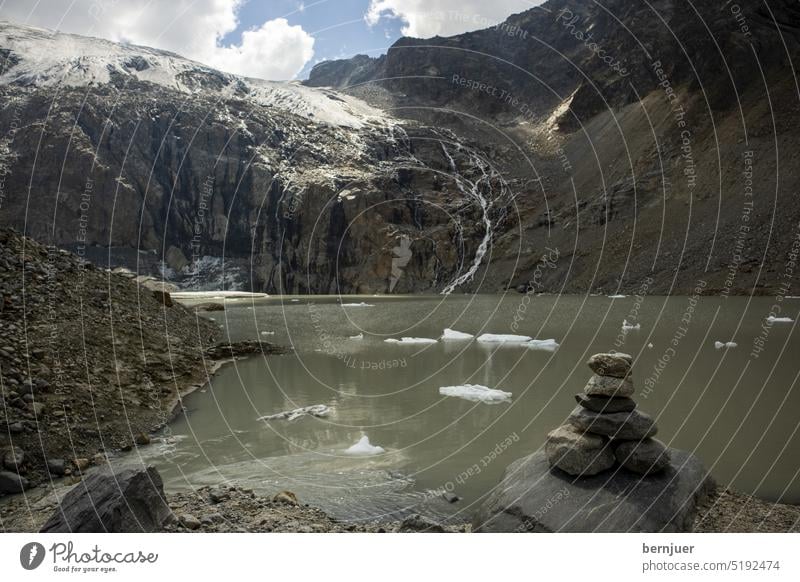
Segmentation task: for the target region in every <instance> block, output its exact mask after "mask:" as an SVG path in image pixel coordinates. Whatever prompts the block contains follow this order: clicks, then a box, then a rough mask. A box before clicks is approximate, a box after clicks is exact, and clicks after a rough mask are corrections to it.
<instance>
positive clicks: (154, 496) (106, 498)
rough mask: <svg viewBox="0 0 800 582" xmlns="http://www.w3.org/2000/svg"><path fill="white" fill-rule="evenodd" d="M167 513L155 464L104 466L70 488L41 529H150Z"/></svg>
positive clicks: (49, 531)
mask: <svg viewBox="0 0 800 582" xmlns="http://www.w3.org/2000/svg"><path fill="white" fill-rule="evenodd" d="M171 513H172V512H171V511H170V509H169V507H168V506H167V504H166V502H165V501H164V485H163V483H162V481H161V475H159V474H158V471H157V470H156V469H155V467H147V468H146V469H145V468H129V469H122V470H121V471H118V472H116V473H115V472H112V471H111V470H110V469H105V470H102V471H99V472H97V473H95V474H93V475H90V476H88V477H86V478H85V479H84V480H83V481H82V482H80V483H78V484H77V485H76V486H75V487H73V488H72V489H70V491H69V492H67V494H66V495H64V498H63V499H62V501H61V504H60V505H59V507H58V508H57V509H56V511H55V512H54V513H53V515H52V516H51V517H50V519H49V520H47V523H45V524H44V526H43V527H42V529H41V531H42V533H70V532H72V533H104V532H108V533H118V532H154V531H158V530H159V529H160V528H161V524H162V523H163V522H164V521H165V520H166V519H168V518H169V516H170V515H171Z"/></svg>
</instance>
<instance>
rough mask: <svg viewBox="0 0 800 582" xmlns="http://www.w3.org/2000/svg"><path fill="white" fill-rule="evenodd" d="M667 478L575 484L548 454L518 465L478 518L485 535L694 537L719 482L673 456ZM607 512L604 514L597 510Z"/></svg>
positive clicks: (619, 474)
mask: <svg viewBox="0 0 800 582" xmlns="http://www.w3.org/2000/svg"><path fill="white" fill-rule="evenodd" d="M670 453H671V457H672V463H671V465H670V466H669V467H668V468H667V469H666V470H665V471H663V472H662V473H659V474H657V475H651V476H648V477H647V478H642V477H641V475H636V474H634V473H630V472H628V471H622V470H617V471H606V472H603V473H600V474H598V475H594V476H592V477H581V478H575V477H571V476H569V475H567V474H566V473H563V472H561V471H559V470H558V469H551V468H550V466H549V465H548V462H547V456H546V455H545V454H544V453H543V452H538V453H534V454H533V455H530V456H528V457H524V458H522V459H519V460H517V461H515V462H514V463H512V464H511V465H510V466H509V467H508V469H507V470H506V474H505V477H504V478H503V481H502V482H501V483H500V484H499V485H498V486H497V487H496V488H495V489H494V491H493V492H492V493H491V494H490V496H489V498H488V499H487V500H486V502H485V503H484V505H483V506H482V507H481V509H480V511H479V512H478V514H477V516H476V517H475V519H474V520H473V529H474V530H475V531H478V532H686V531H691V528H692V523H693V521H694V518H695V515H696V513H697V507H698V504H700V503H702V501H703V500H704V499H705V498H706V497H707V496H708V495H709V494H710V493H711V491H713V488H714V482H713V480H712V479H711V478H710V477H709V476H708V474H707V471H706V469H705V467H704V466H703V464H702V463H701V462H700V461H699V460H698V459H697V457H695V456H693V455H691V454H690V453H687V452H684V451H676V450H671V451H670ZM598 507H602V508H603V511H598V510H597V508H598Z"/></svg>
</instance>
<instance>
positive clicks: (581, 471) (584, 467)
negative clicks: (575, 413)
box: [544, 426, 614, 475]
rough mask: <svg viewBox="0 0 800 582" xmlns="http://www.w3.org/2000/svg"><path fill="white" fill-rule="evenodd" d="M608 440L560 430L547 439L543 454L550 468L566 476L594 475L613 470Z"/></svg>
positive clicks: (566, 427)
mask: <svg viewBox="0 0 800 582" xmlns="http://www.w3.org/2000/svg"><path fill="white" fill-rule="evenodd" d="M607 445H608V439H606V438H605V437H602V436H597V435H593V434H588V433H586V434H585V433H582V432H579V431H577V430H576V429H575V428H574V427H572V426H560V427H558V428H557V429H555V430H554V431H552V432H550V434H548V435H547V440H546V441H545V446H544V450H545V453H546V454H547V460H548V462H549V463H550V466H551V467H558V468H559V469H561V470H562V471H565V472H566V473H569V474H570V475H595V474H597V473H600V472H601V471H605V470H606V469H610V468H611V467H613V466H614V453H613V452H612V451H611V448H610V447H608V446H607Z"/></svg>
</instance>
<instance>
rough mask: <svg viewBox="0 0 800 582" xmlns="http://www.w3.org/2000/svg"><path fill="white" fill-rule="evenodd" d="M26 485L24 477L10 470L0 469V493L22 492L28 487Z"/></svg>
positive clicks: (26, 481)
mask: <svg viewBox="0 0 800 582" xmlns="http://www.w3.org/2000/svg"><path fill="white" fill-rule="evenodd" d="M28 485H29V483H28V480H27V479H26V478H25V477H22V476H20V475H17V474H16V473H12V472H11V471H0V495H10V494H12V493H22V492H23V491H25V490H26V489H27V488H28Z"/></svg>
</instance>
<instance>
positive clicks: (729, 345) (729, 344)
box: [714, 342, 739, 350]
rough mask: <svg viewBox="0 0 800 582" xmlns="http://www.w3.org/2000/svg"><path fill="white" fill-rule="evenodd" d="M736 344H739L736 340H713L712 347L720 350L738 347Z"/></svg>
mask: <svg viewBox="0 0 800 582" xmlns="http://www.w3.org/2000/svg"><path fill="white" fill-rule="evenodd" d="M738 345H739V344H737V343H736V342H714V347H715V348H716V349H718V350H721V349H722V348H725V349H728V348H735V347H738Z"/></svg>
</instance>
